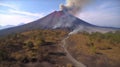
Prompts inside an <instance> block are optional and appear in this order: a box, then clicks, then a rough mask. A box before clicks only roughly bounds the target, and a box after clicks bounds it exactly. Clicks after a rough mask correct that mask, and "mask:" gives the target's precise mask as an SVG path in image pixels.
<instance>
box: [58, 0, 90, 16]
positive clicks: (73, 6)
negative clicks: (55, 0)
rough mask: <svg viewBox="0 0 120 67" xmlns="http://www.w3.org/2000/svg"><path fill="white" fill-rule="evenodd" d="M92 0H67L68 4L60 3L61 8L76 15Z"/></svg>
mask: <svg viewBox="0 0 120 67" xmlns="http://www.w3.org/2000/svg"><path fill="white" fill-rule="evenodd" d="M90 2H91V0H66V4H65V5H63V4H61V5H60V10H63V11H65V12H68V13H70V14H72V15H76V14H77V13H79V12H80V11H81V9H82V8H83V7H84V6H85V5H87V4H88V3H90Z"/></svg>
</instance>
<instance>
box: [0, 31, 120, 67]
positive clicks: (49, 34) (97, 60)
mask: <svg viewBox="0 0 120 67" xmlns="http://www.w3.org/2000/svg"><path fill="white" fill-rule="evenodd" d="M67 34H68V32H66V31H62V30H36V31H28V32H23V33H19V34H12V35H9V36H6V37H2V38H0V67H74V65H73V64H72V63H71V62H70V61H69V60H68V59H67V58H66V53H65V52H64V50H63V48H62V47H61V46H60V45H62V44H60V43H61V40H62V39H64V38H65V37H66V36H67ZM66 47H67V49H68V51H69V52H70V53H71V54H72V56H73V57H74V58H76V59H77V60H78V61H81V62H83V63H84V64H85V65H87V66H88V67H120V52H119V51H120V32H116V33H111V32H109V33H105V34H101V33H97V32H96V33H92V34H89V33H86V32H84V33H78V34H73V35H71V36H70V37H69V38H68V40H67V46H66Z"/></svg>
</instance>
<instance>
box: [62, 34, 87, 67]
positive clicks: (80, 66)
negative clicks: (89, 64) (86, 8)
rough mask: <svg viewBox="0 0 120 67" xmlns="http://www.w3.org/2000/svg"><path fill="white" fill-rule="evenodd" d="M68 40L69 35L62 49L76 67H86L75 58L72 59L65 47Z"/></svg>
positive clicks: (63, 41)
mask: <svg viewBox="0 0 120 67" xmlns="http://www.w3.org/2000/svg"><path fill="white" fill-rule="evenodd" d="M68 38H69V35H68V36H67V37H66V38H64V39H63V40H62V44H63V45H62V47H63V49H64V51H65V52H66V56H67V58H68V59H69V60H70V61H71V62H72V63H73V64H74V65H75V67H86V66H85V65H84V64H82V63H81V62H79V61H77V60H76V59H75V58H74V57H72V56H71V54H70V53H69V52H68V50H67V49H66V47H65V45H66V40H67V39H68Z"/></svg>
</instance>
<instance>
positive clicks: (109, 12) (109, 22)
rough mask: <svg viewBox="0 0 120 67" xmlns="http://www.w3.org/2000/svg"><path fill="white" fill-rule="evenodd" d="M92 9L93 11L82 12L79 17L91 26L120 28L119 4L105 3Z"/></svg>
mask: <svg viewBox="0 0 120 67" xmlns="http://www.w3.org/2000/svg"><path fill="white" fill-rule="evenodd" d="M91 8H92V10H86V11H83V12H81V13H80V15H79V16H78V17H79V18H81V19H83V20H85V21H87V22H89V23H91V24H95V25H99V26H109V27H119V28H120V14H119V11H120V10H118V8H120V6H118V4H116V3H112V2H104V3H101V4H100V5H96V6H94V7H91Z"/></svg>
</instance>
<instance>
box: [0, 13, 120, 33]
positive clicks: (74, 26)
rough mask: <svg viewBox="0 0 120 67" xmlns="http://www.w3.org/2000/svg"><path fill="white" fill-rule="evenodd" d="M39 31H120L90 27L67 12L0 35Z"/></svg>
mask: <svg viewBox="0 0 120 67" xmlns="http://www.w3.org/2000/svg"><path fill="white" fill-rule="evenodd" d="M39 29H42V30H44V29H51V30H55V29H62V30H63V29H64V30H69V31H72V32H71V33H75V32H83V31H85V32H89V33H91V32H101V33H106V32H114V31H117V30H120V29H119V28H112V27H101V26H96V25H92V24H90V23H87V22H85V21H83V20H81V19H79V18H77V17H75V16H73V15H71V14H69V13H67V12H64V11H54V12H53V13H51V14H49V15H47V16H45V17H43V18H41V19H38V20H36V21H33V22H31V23H28V24H24V25H21V26H16V27H12V28H7V29H4V30H0V35H8V34H12V33H20V32H24V31H30V30H39Z"/></svg>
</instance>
